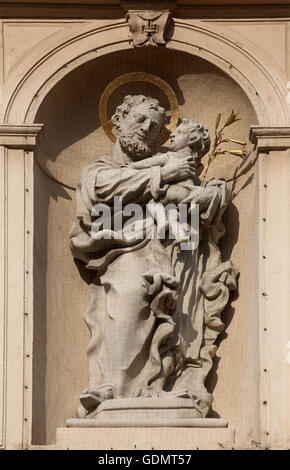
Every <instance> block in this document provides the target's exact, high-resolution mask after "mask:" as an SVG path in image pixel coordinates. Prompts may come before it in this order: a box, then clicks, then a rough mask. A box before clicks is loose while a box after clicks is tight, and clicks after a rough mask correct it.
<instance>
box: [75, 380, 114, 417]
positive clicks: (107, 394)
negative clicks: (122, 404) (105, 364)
mask: <svg viewBox="0 0 290 470" xmlns="http://www.w3.org/2000/svg"><path fill="white" fill-rule="evenodd" d="M112 398H114V392H113V386H112V385H102V386H101V387H98V388H96V389H87V390H84V391H83V393H82V394H81V395H80V402H81V404H82V405H83V407H84V408H85V409H86V410H87V411H88V412H89V413H91V412H92V411H94V410H96V408H97V407H98V406H99V405H100V403H102V402H103V401H105V400H110V399H112Z"/></svg>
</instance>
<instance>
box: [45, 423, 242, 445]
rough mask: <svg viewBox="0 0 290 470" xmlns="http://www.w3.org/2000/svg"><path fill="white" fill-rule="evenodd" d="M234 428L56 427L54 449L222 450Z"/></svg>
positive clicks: (232, 439) (231, 441) (232, 438)
mask: <svg viewBox="0 0 290 470" xmlns="http://www.w3.org/2000/svg"><path fill="white" fill-rule="evenodd" d="M234 447H235V430H234V429H230V428H227V429H225V428H224V429H221V428H220V429H218V428H211V429H210V428H207V429H206V428H203V429H197V428H185V427H180V428H176V427H167V428H166V427H146V428H144V427H143V428H142V427H133V426H132V427H126V428H123V429H120V428H109V427H99V428H58V430H57V437H56V445H55V447H54V449H56V450H66V449H70V450H78V449H84V450H186V449H187V450H203V449H211V450H225V449H232V448H234Z"/></svg>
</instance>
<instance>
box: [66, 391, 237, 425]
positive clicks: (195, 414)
mask: <svg viewBox="0 0 290 470" xmlns="http://www.w3.org/2000/svg"><path fill="white" fill-rule="evenodd" d="M66 425H67V427H77V428H95V427H192V428H226V427H227V426H228V422H227V421H226V420H224V419H216V418H203V417H202V415H201V412H200V411H199V410H198V406H197V404H196V403H195V402H194V400H192V399H190V398H120V399H112V400H106V401H105V402H103V403H102V404H101V405H99V407H98V409H97V411H96V412H95V413H94V414H91V415H90V416H89V417H88V418H85V419H68V420H67V421H66Z"/></svg>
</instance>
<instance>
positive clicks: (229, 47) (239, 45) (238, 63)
mask: <svg viewBox="0 0 290 470" xmlns="http://www.w3.org/2000/svg"><path fill="white" fill-rule="evenodd" d="M112 39H113V40H112ZM108 40H109V41H108ZM132 47H133V46H132V45H131V41H130V37H129V30H128V25H127V23H126V22H125V21H124V20H121V21H120V20H118V21H116V22H114V23H112V21H102V22H101V24H100V22H94V23H93V24H92V23H90V24H87V23H86V24H81V25H78V26H76V27H73V28H70V29H69V30H65V31H61V32H59V33H57V34H55V35H54V36H53V37H49V38H48V39H46V40H45V41H43V42H42V43H41V47H40V46H37V47H35V48H34V49H33V50H32V51H31V54H30V55H29V57H26V58H25V59H23V60H22V61H21V62H20V63H19V64H18V65H17V67H15V68H13V69H12V70H11V71H10V74H9V75H8V77H7V81H6V83H7V86H6V87H4V93H3V96H4V97H5V100H4V102H3V106H2V113H1V114H2V116H1V118H2V122H4V123H7V124H8V123H11V124H28V123H33V122H34V120H35V116H36V114H37V111H38V109H39V106H40V104H41V103H42V101H43V100H44V98H45V97H46V95H47V94H48V93H49V91H50V90H51V89H52V88H53V87H54V86H55V85H56V84H57V83H58V82H59V81H60V80H62V78H63V77H64V76H66V75H67V74H69V73H70V72H71V71H72V70H73V69H75V68H76V67H78V66H80V65H81V64H84V63H85V62H88V61H90V60H93V59H96V58H97V57H100V56H102V55H104V54H110V53H112V52H115V51H120V50H126V49H132ZM166 47H167V48H169V49H174V50H177V51H183V52H187V53H189V54H192V55H195V56H197V57H200V58H202V59H205V60H207V61H208V62H210V63H212V64H214V65H216V66H217V67H218V68H220V69H221V70H222V71H224V72H225V73H226V74H228V75H229V76H230V77H231V78H232V79H233V80H234V81H235V82H236V83H237V84H238V85H239V86H240V87H241V88H242V89H243V90H244V92H245V93H246V95H247V96H248V98H249V100H250V102H251V103H252V105H253V107H254V109H255V111H256V114H257V117H258V121H259V125H263V126H271V127H272V126H273V127H275V126H286V125H287V124H288V123H289V115H288V109H287V108H288V107H287V101H286V87H285V84H286V82H287V79H286V76H285V81H284V79H283V78H284V75H285V74H284V72H283V71H281V73H280V74H277V71H276V70H277V65H276V64H274V61H273V60H272V59H271V58H270V57H269V56H268V55H267V54H266V53H265V52H264V51H262V50H261V49H260V48H259V47H258V46H256V45H254V44H253V43H252V42H250V41H248V40H247V39H245V38H244V37H243V36H242V35H240V34H239V33H237V32H234V31H233V32H231V37H229V36H228V35H227V34H225V32H224V31H223V30H222V29H221V27H219V26H216V25H214V26H213V25H211V24H207V23H205V22H202V21H190V20H189V21H181V20H176V21H175V26H174V32H173V36H172V38H171V39H170V41H169V42H168V43H167V45H166ZM140 53H141V51H140ZM281 77H282V78H281Z"/></svg>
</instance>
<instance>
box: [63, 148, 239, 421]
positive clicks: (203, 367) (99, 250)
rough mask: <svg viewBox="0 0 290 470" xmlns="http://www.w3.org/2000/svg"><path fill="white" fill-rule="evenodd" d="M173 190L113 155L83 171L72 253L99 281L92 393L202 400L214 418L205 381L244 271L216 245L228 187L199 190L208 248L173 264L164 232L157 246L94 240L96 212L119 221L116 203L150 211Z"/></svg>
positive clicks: (89, 319) (180, 255)
mask: <svg viewBox="0 0 290 470" xmlns="http://www.w3.org/2000/svg"><path fill="white" fill-rule="evenodd" d="M175 184H176V183H175ZM167 187H168V186H167V185H163V184H162V179H161V169H160V167H159V166H154V167H151V168H148V169H142V170H140V169H139V170H136V169H132V168H130V167H128V165H126V164H124V162H122V161H118V159H117V158H116V157H114V156H113V155H108V156H104V157H101V158H99V159H96V160H95V161H93V162H92V163H91V164H90V165H88V166H86V167H85V168H84V169H83V171H82V173H81V176H80V181H79V184H78V186H77V220H76V221H75V223H74V225H73V227H72V231H71V250H72V253H73V255H74V257H75V258H76V259H79V260H81V261H82V262H83V263H85V266H86V269H88V270H92V271H93V272H94V273H95V276H94V279H93V281H92V282H91V284H90V289H91V302H90V305H89V307H88V309H87V311H86V312H85V315H84V319H85V322H86V323H87V325H88V327H89V330H90V333H91V340H90V343H89V346H88V355H89V359H90V360H89V362H90V384H89V387H90V389H93V390H94V389H95V390H97V389H98V388H99V387H102V386H105V387H110V388H111V389H112V391H113V396H114V398H122V397H138V396H155V397H158V396H162V395H163V394H173V395H175V396H188V397H193V398H194V399H195V400H196V403H197V404H198V406H199V410H200V413H201V415H202V416H205V415H206V414H207V412H208V410H209V407H210V404H211V401H212V397H211V395H210V394H209V393H208V392H207V390H206V388H205V385H204V381H205V378H206V376H207V374H208V372H209V370H210V368H211V366H212V357H213V355H214V353H215V349H216V346H215V345H214V342H215V340H216V337H217V335H218V333H219V332H220V331H221V330H222V328H223V323H222V322H221V319H220V314H221V311H222V310H223V309H224V307H225V305H226V303H227V301H228V298H229V290H230V289H234V288H235V270H234V268H233V266H232V264H231V262H230V261H228V262H226V263H221V256H220V251H219V248H218V245H217V243H218V240H219V238H220V237H221V236H222V235H223V233H224V226H223V224H222V221H221V218H222V214H223V212H224V210H225V208H226V205H227V202H228V192H227V187H226V184H225V182H224V181H221V180H213V181H211V182H210V183H209V184H208V185H206V186H205V187H200V186H197V187H196V188H195V196H193V198H194V197H196V200H197V201H200V200H202V201H203V204H202V211H201V214H200V234H201V235H200V236H201V240H200V244H199V246H198V248H197V249H195V250H193V251H179V250H173V256H172V255H171V254H172V242H173V241H172V240H169V239H168V238H167V239H165V240H159V239H158V237H157V235H156V231H155V232H154V236H153V238H149V239H148V238H142V239H134V238H132V239H128V238H125V237H123V238H119V237H118V238H110V239H106V238H103V239H102V237H98V239H96V238H94V237H93V236H92V231H93V223H94V220H93V217H92V210H93V207H94V206H95V205H96V204H106V205H108V206H109V207H110V210H111V215H112V218H113V216H114V214H113V204H114V197H116V196H118V197H122V202H123V205H125V204H128V203H138V204H140V205H141V206H142V207H143V208H144V209H145V205H146V204H147V203H148V202H149V201H152V200H153V201H156V202H158V201H159V200H161V199H162V197H164V194H165V193H166V189H167ZM193 202H195V201H194V200H193ZM145 219H146V214H145V210H144V222H145V221H146V220H145ZM99 235H100V234H99Z"/></svg>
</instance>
